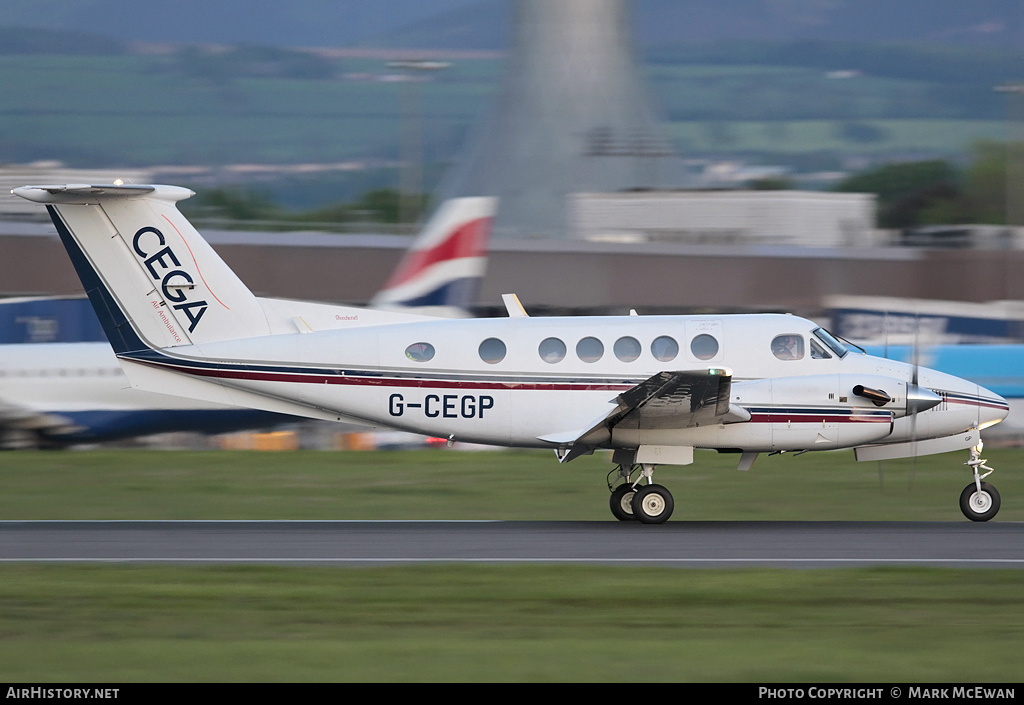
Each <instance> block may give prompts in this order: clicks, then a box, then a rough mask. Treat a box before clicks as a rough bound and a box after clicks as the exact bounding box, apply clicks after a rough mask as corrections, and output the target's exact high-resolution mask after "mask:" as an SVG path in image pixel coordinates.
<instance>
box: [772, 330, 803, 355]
mask: <svg viewBox="0 0 1024 705" xmlns="http://www.w3.org/2000/svg"><path fill="white" fill-rule="evenodd" d="M772 355H774V356H775V357H777V358H779V359H780V360H802V359H803V357H804V339H803V337H801V336H799V335H793V334H787V335H777V336H775V338H773V339H772Z"/></svg>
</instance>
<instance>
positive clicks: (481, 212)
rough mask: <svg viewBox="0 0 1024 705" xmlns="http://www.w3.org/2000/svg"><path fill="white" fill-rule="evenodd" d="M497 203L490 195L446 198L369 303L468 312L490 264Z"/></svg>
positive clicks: (437, 312)
mask: <svg viewBox="0 0 1024 705" xmlns="http://www.w3.org/2000/svg"><path fill="white" fill-rule="evenodd" d="M497 205H498V199H496V198H490V197H473V198H453V199H450V200H448V201H445V202H444V203H442V204H441V207H440V208H439V209H438V210H437V212H436V213H435V214H434V216H433V217H432V218H431V219H430V220H429V221H428V222H427V224H426V226H424V229H423V232H422V233H421V234H420V236H419V237H418V238H417V239H416V241H415V242H414V243H413V245H412V247H411V248H410V249H409V251H408V252H407V253H406V255H405V257H404V258H403V259H402V261H401V262H400V263H399V265H398V268H397V269H395V272H394V273H393V274H392V275H391V277H390V278H389V279H388V281H387V283H386V284H385V285H384V289H382V290H381V291H380V292H378V293H377V295H376V296H375V297H374V298H373V300H372V301H371V302H370V305H371V306H373V307H376V308H411V307H416V308H417V310H418V311H421V312H429V313H430V314H432V315H446V316H459V315H462V316H465V315H467V313H468V312H469V309H470V307H471V306H472V305H473V304H474V303H475V302H476V296H477V293H478V292H479V289H480V282H481V281H482V279H483V275H484V269H485V268H486V265H487V242H488V239H489V237H490V233H491V223H492V221H493V219H494V213H495V211H496V210H497Z"/></svg>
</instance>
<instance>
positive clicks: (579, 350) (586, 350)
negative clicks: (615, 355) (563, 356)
mask: <svg viewBox="0 0 1024 705" xmlns="http://www.w3.org/2000/svg"><path fill="white" fill-rule="evenodd" d="M603 355H604V343H602V342H601V341H600V340H598V339H597V338H590V337H587V338H584V339H583V340H581V341H580V342H578V343H576V357H578V358H579V359H581V360H583V362H597V361H598V360H600V359H601V357H602V356H603Z"/></svg>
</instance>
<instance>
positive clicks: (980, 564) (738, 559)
mask: <svg viewBox="0 0 1024 705" xmlns="http://www.w3.org/2000/svg"><path fill="white" fill-rule="evenodd" d="M24 561H32V562H52V563H57V562H71V563H76V562H123V563H127V562H137V563H182V564H187V563H206V564H286V565H303V564H308V565H321V564H336V565H389V564H390V565H399V564H415V563H494V564H501V563H564V564H572V563H577V564H609V565H612V564H616V565H659V566H677V567H719V568H720V567H727V566H733V567H755V566H774V567H788V568H824V567H841V566H878V565H903V566H907V565H926V566H946V567H954V566H955V567H976V568H991V567H1003V568H1024V523H1014V522H1008V523H998V522H992V523H987V524H973V523H971V522H968V521H963V522H669V523H668V524H664V525H661V526H645V525H642V524H635V523H619V522H394V521H382V522H361V521H359V522H346V521H5V522H0V562H4V563H11V562H24Z"/></svg>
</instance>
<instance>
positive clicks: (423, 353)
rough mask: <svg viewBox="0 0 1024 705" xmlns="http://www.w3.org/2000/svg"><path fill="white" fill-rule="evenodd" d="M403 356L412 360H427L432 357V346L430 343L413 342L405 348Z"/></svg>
mask: <svg viewBox="0 0 1024 705" xmlns="http://www.w3.org/2000/svg"><path fill="white" fill-rule="evenodd" d="M405 356H406V357H407V358H409V359H410V360H412V361H413V362H427V361H428V360H432V359H433V358H434V346H433V345H431V344H430V343H413V344H412V345H410V346H409V347H407V348H406V349H405Z"/></svg>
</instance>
